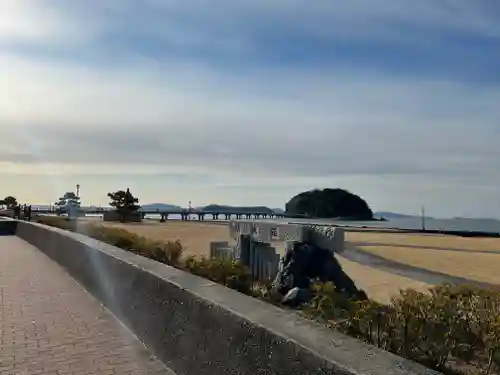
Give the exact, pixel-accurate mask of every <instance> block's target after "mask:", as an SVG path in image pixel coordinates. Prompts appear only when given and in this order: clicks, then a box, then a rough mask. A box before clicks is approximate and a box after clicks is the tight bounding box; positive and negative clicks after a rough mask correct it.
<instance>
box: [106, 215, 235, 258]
mask: <svg viewBox="0 0 500 375" xmlns="http://www.w3.org/2000/svg"><path fill="white" fill-rule="evenodd" d="M99 224H102V225H105V226H106V227H114V228H122V229H126V230H128V231H129V232H132V233H135V234H138V235H140V236H144V237H146V238H150V239H152V240H158V241H175V240H179V241H180V242H181V243H182V246H183V247H184V248H185V251H184V253H183V254H184V256H202V255H205V256H206V255H208V254H209V251H210V242H212V241H228V242H231V238H230V236H229V229H228V226H227V225H220V224H216V223H210V222H203V223H199V222H194V221H187V222H183V221H169V222H167V223H159V222H157V221H153V220H151V221H149V220H148V221H144V222H143V223H137V224H132V223H127V224H122V223H110V222H100V223H99Z"/></svg>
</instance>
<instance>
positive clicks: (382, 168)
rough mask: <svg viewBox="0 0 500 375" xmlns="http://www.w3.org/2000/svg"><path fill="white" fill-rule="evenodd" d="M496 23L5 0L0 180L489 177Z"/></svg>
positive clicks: (213, 6)
mask: <svg viewBox="0 0 500 375" xmlns="http://www.w3.org/2000/svg"><path fill="white" fill-rule="evenodd" d="M11 3H12V4H11ZM499 19H500V9H499V6H498V5H497V4H496V3H494V2H491V1H486V0H485V1H477V2H474V3H472V2H468V1H465V0H458V1H454V2H449V1H443V2H439V3H437V2H435V1H419V2H414V1H409V0H405V1H395V0H390V1H386V2H384V3H383V4H381V3H378V4H374V3H373V2H371V1H368V0H354V1H350V2H341V1H334V2H312V3H311V2H303V1H295V0H294V1H284V0H276V1H273V2H264V1H262V0H256V1H253V2H245V3H241V2H234V1H229V0H217V1H215V2H214V1H211V2H209V1H202V0H190V1H178V0H171V1H160V0H144V1H135V0H119V1H118V0H108V1H105V2H93V3H92V6H89V3H88V2H87V1H83V0H74V1H71V2H68V1H63V0H40V1H30V0H18V1H16V2H5V4H4V3H2V4H1V5H0V81H1V82H2V85H1V86H0V130H1V132H2V135H3V139H8V140H9V141H8V142H4V143H3V144H2V146H1V147H0V172H1V173H5V174H9V175H14V174H18V175H28V174H32V175H50V176H57V175H59V176H61V175H68V174H81V175H84V174H89V173H94V174H96V175H101V176H103V175H107V174H109V175H115V176H118V175H122V176H123V175H127V174H130V175H142V176H146V175H149V176H162V175H173V174H177V175H178V174H196V175H199V176H207V175H211V176H220V180H218V179H217V178H215V181H221V184H225V185H228V184H229V185H230V183H231V181H234V179H235V178H237V179H238V180H237V181H236V182H233V184H235V186H238V181H242V182H241V184H243V185H244V184H249V183H251V182H252V180H253V181H254V185H255V186H264V185H266V186H269V185H273V184H274V185H275V186H282V185H287V186H299V185H300V186H304V185H307V183H308V182H307V181H309V182H310V183H311V184H312V183H313V182H314V181H315V182H314V183H317V185H321V184H328V183H329V182H330V181H332V179H335V178H344V177H345V178H350V179H351V181H354V180H356V179H358V178H361V180H356V181H363V182H358V183H359V184H366V183H368V184H369V183H370V181H372V182H373V181H376V180H377V181H379V180H380V179H381V178H382V179H385V180H386V181H396V182H395V184H396V185H397V188H399V186H400V182H401V181H412V182H411V184H416V183H418V184H419V185H420V186H423V187H425V186H429V185H432V184H434V185H435V186H437V185H439V184H441V185H440V186H451V185H452V184H457V183H458V184H460V183H461V184H467V185H468V186H473V185H474V186H476V187H477V188H478V186H479V185H478V182H477V181H482V182H484V186H496V185H497V184H498V182H500V175H499V173H500V172H499V171H500V158H499V156H500V155H499V153H500V151H497V150H498V147H497V144H498V142H499V141H500V134H499V128H498V123H499V121H500V109H499V108H498V104H497V103H498V101H499V99H500V85H499V82H500V76H499V75H498V70H497V69H490V68H492V67H494V66H496V65H498V61H500V55H499V53H498V52H496V51H495V50H494V49H492V48H491V46H492V45H493V44H494V43H497V42H498V38H500V26H499V25H500V22H498V21H499ZM240 176H243V177H240ZM360 176H361V177H360ZM117 178H118V177H117ZM353 179H354V180H353ZM270 181H271V182H270ZM282 181H286V183H285V182H282ZM311 181H313V182H311ZM366 181H368V182H366ZM398 181H399V182H398ZM395 189H396V188H395Z"/></svg>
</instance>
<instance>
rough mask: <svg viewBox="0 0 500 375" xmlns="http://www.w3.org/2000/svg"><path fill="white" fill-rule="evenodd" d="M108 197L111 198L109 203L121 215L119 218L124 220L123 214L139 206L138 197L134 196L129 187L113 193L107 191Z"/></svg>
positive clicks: (135, 209) (137, 208)
mask: <svg viewBox="0 0 500 375" xmlns="http://www.w3.org/2000/svg"><path fill="white" fill-rule="evenodd" d="M108 197H109V199H111V202H110V205H111V207H114V208H115V209H116V211H117V212H118V213H119V214H120V215H121V220H122V221H123V220H124V217H125V215H127V214H129V213H132V212H135V211H137V210H139V208H140V207H141V206H139V205H138V204H137V203H139V199H138V198H136V197H134V196H133V195H132V193H131V192H130V189H127V190H126V191H124V190H118V191H115V192H114V193H108Z"/></svg>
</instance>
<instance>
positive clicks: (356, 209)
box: [285, 189, 377, 221]
mask: <svg viewBox="0 0 500 375" xmlns="http://www.w3.org/2000/svg"><path fill="white" fill-rule="evenodd" d="M285 207H286V212H285V214H286V215H287V216H289V217H297V218H310V219H314V218H317V219H339V220H355V221H372V220H377V219H375V218H374V217H373V212H372V210H371V209H370V207H369V206H368V203H366V201H365V200H364V199H363V198H361V197H359V196H358V195H356V194H353V193H351V192H349V191H347V190H344V189H322V190H320V189H314V190H309V191H305V192H302V193H299V194H297V195H296V196H294V197H293V198H292V199H290V200H289V201H288V203H287V204H286V206H285Z"/></svg>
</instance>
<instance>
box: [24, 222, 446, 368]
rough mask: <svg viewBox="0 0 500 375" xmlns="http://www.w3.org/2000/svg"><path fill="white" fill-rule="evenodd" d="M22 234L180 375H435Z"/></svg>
mask: <svg viewBox="0 0 500 375" xmlns="http://www.w3.org/2000/svg"><path fill="white" fill-rule="evenodd" d="M17 235H18V236H19V237H21V238H22V239H24V240H25V241H27V242H29V243H30V244H32V245H34V246H35V247H37V248H38V249H39V250H41V251H42V252H44V253H45V254H47V255H48V256H49V257H50V258H51V259H53V260H54V261H55V262H57V263H59V264H60V265H61V266H62V267H63V268H65V269H66V270H67V272H68V273H69V274H70V275H71V276H73V277H74V278H75V279H76V280H78V281H79V282H80V283H81V284H82V285H83V286H84V287H85V288H86V289H87V290H88V291H89V292H90V293H91V294H92V295H94V296H95V297H96V298H97V299H98V300H99V301H101V302H102V303H103V304H104V305H105V306H106V307H107V308H108V309H109V310H111V311H112V312H113V313H114V314H115V315H116V316H117V317H118V318H119V319H120V320H122V322H123V323H124V324H125V325H126V326H127V327H129V328H130V329H131V330H132V332H134V333H135V334H136V335H137V337H138V338H139V339H140V340H141V341H143V342H144V344H145V345H146V346H148V347H149V348H150V349H151V350H152V351H153V352H154V353H155V355H156V356H157V357H158V358H159V359H160V360H162V361H163V363H164V364H165V365H166V366H167V367H169V368H170V369H172V370H173V371H174V372H176V373H177V374H186V375H189V374H197V375H198V374H200V375H205V374H207V375H213V374H218V375H219V374H221V375H225V374H227V375H229V374H235V373H237V374H241V375H254V374H256V373H266V374H269V375H285V374H287V375H288V374H305V375H312V374H318V375H319V374H321V375H325V374H341V375H361V374H371V375H403V374H415V375H416V374H429V375H430V374H437V373H436V372H434V371H432V370H429V369H426V368H424V367H423V366H420V365H418V364H416V363H413V362H411V361H409V360H406V359H404V358H400V357H398V356H395V355H393V354H391V353H388V352H385V351H383V350H381V349H378V348H375V347H373V346H370V345H368V344H365V343H363V342H361V341H358V340H355V339H353V338H351V337H348V336H345V335H343V334H340V333H338V332H335V331H333V330H331V329H328V328H326V327H322V326H320V325H317V324H315V323H313V322H311V321H308V320H306V319H303V318H300V317H299V316H297V314H294V313H293V312H288V311H285V310H282V309H279V308H277V307H275V306H272V305H270V304H267V303H264V302H262V301H259V300H256V299H254V298H251V297H248V296H245V295H243V294H240V293H238V292H236V291H234V290H231V289H228V288H225V287H223V286H221V285H218V284H216V283H213V282H211V281H208V280H205V279H203V278H200V277H197V276H194V275H192V274H189V273H186V272H183V271H180V270H178V269H175V268H172V267H169V266H166V265H164V264H161V263H158V262H155V261H153V260H150V259H147V258H144V257H141V256H138V255H135V254H133V253H130V252H126V251H124V250H121V249H118V248H116V247H113V246H110V245H107V244H104V243H102V242H100V241H97V240H94V239H91V238H89V237H87V236H84V235H81V234H77V233H71V232H67V231H64V230H61V229H57V228H52V227H48V226H45V225H41V224H35V223H27V222H19V223H18V228H17Z"/></svg>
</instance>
